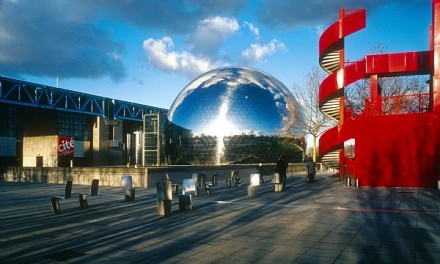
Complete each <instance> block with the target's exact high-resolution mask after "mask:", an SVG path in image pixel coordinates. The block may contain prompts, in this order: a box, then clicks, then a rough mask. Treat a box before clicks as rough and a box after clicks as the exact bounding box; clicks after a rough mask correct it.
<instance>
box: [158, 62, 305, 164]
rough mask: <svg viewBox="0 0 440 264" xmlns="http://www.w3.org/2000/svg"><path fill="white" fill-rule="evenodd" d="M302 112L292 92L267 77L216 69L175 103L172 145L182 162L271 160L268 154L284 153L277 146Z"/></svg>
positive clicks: (253, 72)
mask: <svg viewBox="0 0 440 264" xmlns="http://www.w3.org/2000/svg"><path fill="white" fill-rule="evenodd" d="M299 111H300V108H299V107H298V104H297V102H296V100H295V98H294V97H293V95H292V94H291V93H290V92H289V90H288V89H287V88H286V87H285V86H284V85H283V84H282V83H281V82H280V81H278V80H277V79H275V78H274V77H272V76H270V75H269V74H267V73H264V72H262V71H258V70H255V69H250V68H242V67H226V68H220V69H216V70H212V71H209V72H207V73H205V74H203V75H201V76H200V77H198V78H196V79H195V80H194V81H192V82H191V83H190V84H189V85H187V86H186V87H185V88H184V89H183V90H182V92H181V93H180V94H179V95H178V96H177V98H176V99H175V101H174V102H173V104H172V106H171V108H170V110H169V113H168V120H169V121H170V127H171V126H172V129H171V128H170V129H169V130H168V132H169V133H167V134H168V135H169V140H168V141H169V142H167V143H169V144H170V145H171V146H168V147H169V149H173V151H174V152H176V153H180V154H177V156H178V157H176V158H177V159H181V160H185V161H186V162H187V163H192V164H206V163H215V164H217V163H231V162H237V161H240V160H243V159H246V158H249V157H254V158H255V159H258V160H260V161H268V157H267V155H270V156H279V155H280V152H283V150H281V149H278V150H276V149H277V147H275V146H274V143H273V142H274V140H275V139H277V140H279V139H280V138H286V137H288V136H290V135H291V134H292V130H293V129H295V123H296V120H297V118H299V117H300V116H301V113H299ZM275 141H276V140H275ZM278 143H279V142H278ZM278 143H277V144H278ZM179 148H180V149H179ZM271 152H273V153H272V154H270V153H271ZM284 152H286V150H284ZM269 159H272V157H270V158H269ZM275 159H276V158H275Z"/></svg>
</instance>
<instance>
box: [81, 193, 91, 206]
mask: <svg viewBox="0 0 440 264" xmlns="http://www.w3.org/2000/svg"><path fill="white" fill-rule="evenodd" d="M78 198H79V206H80V207H81V208H82V209H86V208H87V207H89V203H88V202H87V194H86V193H80V194H79V195H78Z"/></svg>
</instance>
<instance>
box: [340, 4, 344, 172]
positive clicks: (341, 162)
mask: <svg viewBox="0 0 440 264" xmlns="http://www.w3.org/2000/svg"><path fill="white" fill-rule="evenodd" d="M344 17H345V9H339V21H340V23H339V27H340V28H339V34H340V36H342V37H343V35H344V34H343V32H344V29H343V24H344V23H342V21H343V20H344ZM341 41H342V45H341V51H340V52H339V71H343V72H342V74H344V75H345V69H344V68H345V43H344V42H345V40H344V39H341ZM343 78H344V79H345V76H343ZM344 106H345V96H344V95H342V96H341V98H339V124H342V123H344V119H345V107H344ZM344 176H345V153H344V147H342V149H341V150H340V152H339V180H343V179H344Z"/></svg>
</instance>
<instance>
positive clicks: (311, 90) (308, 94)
mask: <svg viewBox="0 0 440 264" xmlns="http://www.w3.org/2000/svg"><path fill="white" fill-rule="evenodd" d="M326 76H327V74H326V73H325V72H324V71H323V70H321V69H320V68H318V67H313V68H312V69H311V70H310V71H309V72H308V73H307V74H306V75H305V77H304V81H303V83H302V84H301V85H300V84H294V85H293V87H292V94H293V95H294V96H295V98H296V100H297V101H298V103H299V105H300V106H301V107H302V111H301V112H302V117H301V118H298V120H297V123H296V126H297V128H298V130H300V131H302V133H303V135H310V136H311V137H312V147H311V150H312V153H311V156H312V158H313V160H314V161H316V159H317V156H318V151H317V140H318V138H319V137H320V136H321V135H322V133H324V132H325V130H327V129H328V128H329V127H332V126H335V124H336V123H335V121H334V120H333V119H331V118H329V117H327V116H325V115H324V114H323V113H322V112H321V111H320V109H319V85H320V84H321V82H322V81H323V80H324V78H325V77H326Z"/></svg>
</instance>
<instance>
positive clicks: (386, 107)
mask: <svg viewBox="0 0 440 264" xmlns="http://www.w3.org/2000/svg"><path fill="white" fill-rule="evenodd" d="M385 52H386V48H385V47H383V46H380V45H378V46H376V47H374V48H373V49H372V50H371V51H370V54H384V53H385ZM428 79H429V76H424V75H420V76H398V77H382V78H379V79H378V83H379V85H380V87H381V96H382V98H383V100H382V111H383V114H394V113H396V109H398V111H399V113H414V112H417V111H421V110H420V109H424V108H427V105H428V103H429V98H428V96H423V94H424V93H428V90H429V87H428V85H427V84H426V81H427V80H428ZM344 92H345V107H346V108H350V109H351V110H352V112H353V115H354V116H357V115H360V114H362V113H364V112H365V110H366V108H365V102H366V101H367V100H368V99H370V97H371V96H370V79H368V78H365V79H362V80H360V81H357V82H355V83H353V84H351V85H349V86H347V87H346V88H345V91H344Z"/></svg>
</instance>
